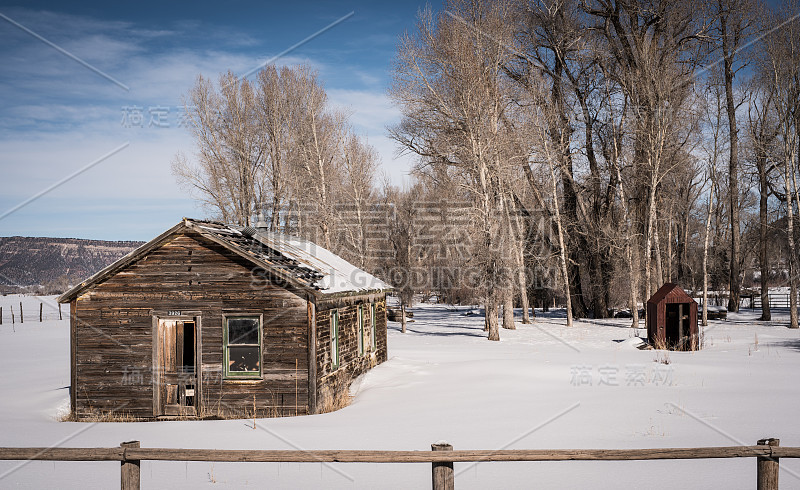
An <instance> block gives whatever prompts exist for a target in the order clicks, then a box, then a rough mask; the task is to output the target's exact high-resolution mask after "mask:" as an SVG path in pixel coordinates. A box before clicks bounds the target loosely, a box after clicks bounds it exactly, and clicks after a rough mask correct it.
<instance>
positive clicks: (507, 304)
mask: <svg viewBox="0 0 800 490" xmlns="http://www.w3.org/2000/svg"><path fill="white" fill-rule="evenodd" d="M503 328H505V329H508V330H514V329H516V328H517V327H516V326H515V325H514V289H513V288H510V287H509V288H506V290H505V292H504V293H503Z"/></svg>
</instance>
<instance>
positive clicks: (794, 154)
mask: <svg viewBox="0 0 800 490" xmlns="http://www.w3.org/2000/svg"><path fill="white" fill-rule="evenodd" d="M798 8H800V5H798V2H797V1H792V2H791V3H790V4H789V5H785V6H784V7H783V8H782V9H779V10H777V11H776V12H774V14H773V15H772V17H771V19H770V20H771V21H772V25H774V26H775V30H774V32H772V33H770V34H769V35H767V36H766V37H765V38H764V49H765V52H764V59H763V61H762V62H761V63H760V69H761V70H762V72H763V73H764V75H763V76H764V79H765V80H766V81H767V82H766V83H768V84H769V86H770V90H772V91H773V92H774V94H775V95H774V98H773V100H774V108H775V115H776V118H777V120H778V131H777V133H778V135H777V139H778V144H779V146H780V149H781V160H782V161H781V167H782V169H783V194H784V195H783V197H784V203H785V207H786V219H787V239H788V244H789V291H790V302H789V308H790V312H789V317H790V319H789V327H790V328H798V319H797V277H796V276H797V253H796V246H795V239H794V214H795V211H794V206H795V204H796V203H797V204H800V202H798V201H797V199H796V198H794V197H793V195H794V194H796V192H797V185H796V178H795V173H796V171H797V162H796V160H797V158H798V154H799V153H800V147H799V146H798V145H800V127H799V126H798V124H800V22H799V21H798V19H797V16H796V12H797V11H798Z"/></svg>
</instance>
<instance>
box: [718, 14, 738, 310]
mask: <svg viewBox="0 0 800 490" xmlns="http://www.w3.org/2000/svg"><path fill="white" fill-rule="evenodd" d="M728 20H729V18H728V13H725V14H723V15H722V16H721V17H720V27H721V34H722V55H723V65H724V77H725V105H726V109H727V111H728V135H729V137H730V151H729V155H730V160H729V165H728V182H729V183H728V196H729V198H730V202H729V206H730V209H729V210H728V211H729V215H730V223H731V257H730V259H731V261H730V264H731V267H730V278H729V282H730V295H729V298H728V311H739V295H740V288H739V281H740V278H739V274H740V273H739V248H740V247H739V240H740V236H739V133H738V131H739V129H738V127H737V125H736V102H735V101H734V99H733V77H734V72H733V57H734V56H735V54H736V53H735V51H734V49H735V46H730V42H729V39H728V25H727V22H728Z"/></svg>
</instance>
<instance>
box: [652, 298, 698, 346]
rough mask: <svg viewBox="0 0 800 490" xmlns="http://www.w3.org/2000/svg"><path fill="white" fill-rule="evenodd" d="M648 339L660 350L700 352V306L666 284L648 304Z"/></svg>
mask: <svg viewBox="0 0 800 490" xmlns="http://www.w3.org/2000/svg"><path fill="white" fill-rule="evenodd" d="M647 338H648V340H649V342H650V344H651V345H653V346H655V347H656V348H660V349H671V350H697V349H698V330H697V302H696V301H695V300H694V299H693V298H692V297H691V296H689V295H688V294H686V292H685V291H684V290H683V288H681V287H680V286H678V285H677V284H672V283H666V284H664V285H663V286H661V288H659V290H658V291H656V292H655V294H654V295H653V296H651V297H650V299H648V300H647Z"/></svg>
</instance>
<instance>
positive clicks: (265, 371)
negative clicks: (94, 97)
mask: <svg viewBox="0 0 800 490" xmlns="http://www.w3.org/2000/svg"><path fill="white" fill-rule="evenodd" d="M389 289H390V288H389V286H387V285H386V284H385V283H384V282H382V281H380V280H379V279H377V278H376V277H374V276H372V275H370V274H368V273H366V272H364V271H362V270H360V269H358V268H356V267H355V266H353V265H351V264H350V263H348V262H346V261H345V260H343V259H342V258H340V257H338V256H336V255H334V254H333V253H331V252H329V251H328V250H326V249H324V248H322V247H319V246H317V245H315V244H314V243H312V242H309V241H307V240H303V239H300V238H296V237H290V236H287V235H280V234H274V233H269V232H267V231H266V230H265V229H261V228H259V229H257V228H252V227H246V228H242V227H237V226H229V225H225V224H222V223H217V222H212V221H199V220H192V219H183V220H182V221H181V222H180V223H178V224H177V225H175V226H174V227H172V228H170V229H169V230H167V231H166V232H164V233H162V234H161V235H160V236H158V237H156V238H155V239H153V240H151V241H150V242H148V243H146V244H144V245H142V246H141V247H140V248H138V249H137V250H135V251H133V252H131V253H130V254H129V255H127V256H126V257H124V258H122V259H120V260H119V261H117V262H115V263H113V264H111V265H110V266H108V267H106V268H105V269H103V270H102V271H100V272H98V273H97V274H95V275H94V276H92V277H90V278H89V279H87V280H86V281H84V282H83V283H81V284H79V285H77V286H75V287H74V288H72V289H71V290H69V291H67V292H66V293H64V294H63V295H62V296H61V297H60V298H59V299H58V300H59V302H61V303H69V304H70V311H71V318H70V340H71V342H70V343H71V352H70V362H71V385H72V386H71V406H72V413H73V414H74V416H75V417H77V418H78V419H80V418H86V417H89V416H97V415H104V414H105V415H124V416H130V417H135V418H143V419H153V418H155V419H158V418H169V417H175V416H183V417H217V416H219V417H226V418H228V417H231V418H235V417H252V416H254V415H255V416H258V417H269V416H288V415H300V414H313V413H320V412H325V411H330V410H333V409H336V408H337V407H338V406H340V405H338V403H339V402H340V401H341V400H343V399H344V397H347V396H348V395H347V391H348V389H349V385H350V381H351V380H352V379H353V378H355V377H357V376H359V375H360V374H362V373H364V372H365V371H367V370H368V369H370V368H372V367H373V366H375V365H377V364H380V363H381V362H383V361H385V360H386V357H387V350H386V293H387V291H388V290H389Z"/></svg>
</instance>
